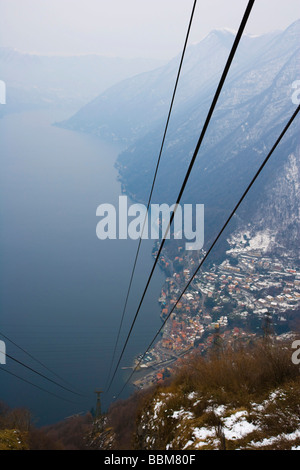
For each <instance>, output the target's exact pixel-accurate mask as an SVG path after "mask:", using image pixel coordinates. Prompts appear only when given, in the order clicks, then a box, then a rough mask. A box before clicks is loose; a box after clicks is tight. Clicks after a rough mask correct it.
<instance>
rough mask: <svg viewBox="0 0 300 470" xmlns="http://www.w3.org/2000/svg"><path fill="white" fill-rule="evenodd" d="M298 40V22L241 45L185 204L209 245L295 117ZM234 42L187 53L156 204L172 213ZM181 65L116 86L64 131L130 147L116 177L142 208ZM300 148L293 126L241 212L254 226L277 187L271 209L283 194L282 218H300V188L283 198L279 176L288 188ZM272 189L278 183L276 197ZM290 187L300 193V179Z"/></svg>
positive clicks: (215, 40)
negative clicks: (200, 221)
mask: <svg viewBox="0 0 300 470" xmlns="http://www.w3.org/2000/svg"><path fill="white" fill-rule="evenodd" d="M299 32H300V21H297V22H295V23H294V24H292V25H291V26H290V27H289V28H287V30H285V31H283V32H275V33H273V34H268V35H264V36H261V37H251V36H245V37H244V39H243V40H242V42H241V45H240V47H239V50H238V53H237V56H236V58H235V61H234V63H233V66H232V69H231V71H230V73H229V76H228V79H227V81H226V84H225V87H224V89H223V92H222V95H221V98H220V101H219V103H218V106H217V108H216V110H215V113H214V115H213V119H212V121H211V123H210V126H209V128H208V132H207V134H206V137H205V140H204V142H203V146H202V148H201V150H200V153H199V155H198V157H197V161H196V164H195V167H194V169H193V173H192V175H191V177H190V180H189V183H188V186H187V188H186V191H185V193H184V197H183V200H182V202H194V203H203V204H205V221H206V222H205V224H206V225H205V230H206V240H207V241H209V240H210V239H211V237H212V236H213V235H214V234H215V233H216V230H218V229H219V228H220V226H221V223H222V222H223V221H225V219H226V218H227V216H228V215H229V213H230V211H231V210H232V208H233V207H234V205H235V203H236V202H237V200H238V199H239V197H240V195H241V194H242V192H243V190H244V189H245V185H246V184H248V183H249V182H250V180H251V178H252V176H253V175H254V174H255V172H256V170H257V169H258V167H259V165H260V163H261V162H262V159H263V158H264V157H265V156H266V155H267V153H268V151H269V150H270V149H271V148H272V146H273V144H274V143H275V141H276V139H277V137H278V136H279V134H280V132H281V130H282V129H283V127H284V125H285V124H286V123H287V121H288V119H289V118H290V116H291V115H292V113H293V112H294V110H295V109H296V106H295V104H293V102H292V94H293V88H292V84H293V82H294V81H295V80H297V78H298V71H299V51H300V48H299ZM233 41H234V35H233V33H230V32H229V31H227V30H224V31H213V32H212V33H211V34H209V35H208V36H207V37H206V38H205V39H204V40H203V41H201V42H200V43H199V44H198V45H195V46H192V47H190V48H189V49H188V51H187V56H186V60H185V65H184V69H183V73H182V78H181V82H180V87H179V90H178V95H177V99H176V104H175V108H174V113H173V116H172V120H171V124H170V128H169V132H168V135H167V140H166V144H165V149H164V153H163V158H162V161H161V165H160V170H159V175H158V179H157V184H156V189H155V192H154V196H153V202H160V203H162V202H167V203H169V204H171V203H174V202H175V200H176V198H177V195H178V191H179V187H180V185H181V184H182V181H183V178H184V175H185V172H186V169H187V167H188V164H189V161H190V158H191V155H192V153H193V151H194V149H195V145H196V142H197V140H198V137H199V134H200V132H201V129H202V125H203V123H204V121H205V118H206V114H207V111H208V109H209V106H210V103H211V100H212V98H213V95H214V93H215V89H216V85H217V83H218V81H219V78H220V74H221V71H222V70H223V67H224V64H225V62H226V59H227V57H228V54H229V51H230V48H231V45H232V43H233ZM178 63H179V57H177V58H176V59H174V60H172V61H171V62H170V63H169V64H167V65H166V66H164V67H161V68H159V69H157V70H155V71H152V72H150V73H144V74H141V75H138V76H136V77H134V78H133V79H128V80H126V81H123V82H121V83H119V84H117V85H116V86H114V87H112V88H110V89H109V90H107V91H106V92H105V93H104V94H102V95H100V96H99V97H98V98H96V99H95V100H93V101H92V102H91V103H89V104H88V105H86V106H85V107H84V108H83V109H81V110H80V111H79V112H78V113H76V115H74V116H73V117H72V118H71V119H69V120H68V121H67V122H64V123H62V124H61V125H62V126H64V127H67V128H71V129H75V130H76V129H77V130H80V131H84V132H89V133H92V134H96V135H99V136H101V137H106V138H111V139H121V140H126V141H128V145H129V147H128V148H127V150H125V151H124V152H123V153H122V154H121V155H120V156H119V159H118V168H119V173H120V178H121V180H122V182H123V185H124V188H125V190H126V191H127V192H128V193H129V194H131V196H132V197H133V198H134V199H136V200H139V201H144V202H145V201H147V198H148V194H149V190H150V187H151V182H152V178H153V174H154V169H155V165H156V161H157V157H158V153H159V148H160V145H161V139H162V134H163V130H164V125H165V120H166V116H167V112H168V107H169V103H170V98H171V93H172V90H173V86H174V81H175V77H176V72H177V68H178ZM130 142H132V143H131V144H130ZM297 145H298V128H297V123H295V124H294V125H293V126H292V128H291V130H290V131H289V134H288V136H287V137H286V138H285V139H284V141H283V142H282V144H281V146H280V148H279V149H278V151H277V152H276V153H275V154H274V156H273V157H272V162H271V163H270V164H269V165H268V167H267V168H266V169H265V171H264V172H263V174H262V176H261V177H260V179H259V181H258V182H257V184H256V185H255V188H254V189H253V191H252V195H253V200H254V201H255V202H253V203H252V204H250V201H251V198H248V199H249V202H248V199H247V201H245V203H244V204H243V207H242V208H241V214H242V213H243V210H244V212H245V214H246V216H247V217H248V219H249V220H252V219H253V217H252V216H253V214H254V213H255V210H256V208H257V206H258V205H259V204H262V203H264V202H265V201H266V198H265V193H264V191H267V189H264V190H263V188H268V187H269V188H271V189H270V191H271V193H272V194H273V200H274V199H275V195H276V198H277V200H279V204H281V205H282V207H277V209H276V212H277V213H279V212H281V213H282V214H288V213H289V212H290V211H287V209H286V208H284V207H283V205H288V206H289V207H290V209H291V208H293V209H295V205H294V204H292V203H291V201H290V199H291V198H292V197H293V195H294V194H295V192H296V187H293V190H291V191H286V190H285V195H284V197H281V190H280V187H283V186H281V185H280V183H279V180H278V175H281V176H282V178H283V180H287V179H288V176H287V172H288V171H289V170H288V165H289V162H290V161H291V160H290V159H291V158H292V155H293V156H294V157H293V158H294V160H293V162H294V163H293V165H294V167H295V168H297V169H299V158H297V155H298V153H297ZM294 171H296V170H294ZM297 171H298V170H297ZM274 181H276V182H278V186H276V188H277V189H276V191H275V189H272V184H274ZM289 183H290V184H291V185H293V184H295V185H296V184H298V183H296V180H295V181H294V183H293V181H289ZM269 200H270V201H271V199H269ZM270 204H271V202H270ZM244 208H247V209H244ZM269 214H271V213H270V211H269ZM247 217H246V218H247ZM262 217H263V216H261V218H262ZM274 217H275V212H274ZM295 217H299V214H295ZM270 218H271V217H270ZM277 223H278V222H277ZM273 225H274V224H273ZM282 228H284V225H283V226H282ZM278 229H280V227H279V226H278ZM293 234H294V235H296V234H295V230H294V231H293Z"/></svg>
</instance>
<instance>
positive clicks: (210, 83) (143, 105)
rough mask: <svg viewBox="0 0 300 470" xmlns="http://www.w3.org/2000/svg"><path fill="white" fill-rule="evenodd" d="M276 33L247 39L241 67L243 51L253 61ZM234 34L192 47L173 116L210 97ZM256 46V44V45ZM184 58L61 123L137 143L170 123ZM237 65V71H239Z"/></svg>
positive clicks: (116, 90)
mask: <svg viewBox="0 0 300 470" xmlns="http://www.w3.org/2000/svg"><path fill="white" fill-rule="evenodd" d="M274 37H276V33H274V34H270V35H266V36H263V37H261V38H254V39H252V40H251V41H250V42H251V45H250V46H249V45H248V43H249V38H245V40H244V43H243V46H242V51H241V54H240V61H239V62H240V67H241V66H243V65H244V64H245V63H246V62H247V60H246V58H245V57H244V53H243V51H244V50H245V49H247V50H248V51H249V53H248V55H249V54H250V57H251V58H253V59H255V57H256V55H257V54H258V52H259V50H260V49H261V47H262V46H263V45H265V44H269V43H270V42H271V41H272V39H273V38H274ZM233 40H234V35H233V34H232V33H230V32H228V31H227V30H223V31H213V32H212V33H211V34H209V35H208V36H207V37H206V38H205V39H204V40H203V41H201V42H200V43H199V44H197V45H194V46H191V47H189V48H188V50H187V52H186V57H185V63H184V68H183V70H182V75H181V80H180V85H179V89H178V92H177V97H176V109H175V113H176V112H179V113H181V112H182V109H181V106H184V107H189V104H192V103H194V102H195V99H196V97H198V95H199V94H200V96H201V97H205V96H207V93H209V91H210V90H212V89H213V87H214V86H216V84H217V82H218V80H219V78H220V73H221V71H222V69H223V67H224V65H225V62H226V59H227V57H228V54H229V51H230V48H231V46H232V43H233ZM254 44H255V46H254ZM179 62H180V56H178V57H176V58H174V59H173V60H171V61H170V62H169V63H168V64H167V65H165V66H163V67H161V68H159V69H157V70H154V71H152V72H150V73H143V74H140V75H138V76H136V77H134V78H131V79H128V80H125V81H123V82H121V83H118V84H117V85H116V86H113V87H111V88H110V89H108V90H106V91H105V93H103V94H101V95H100V96H98V97H97V98H96V99H94V100H93V101H92V102H91V103H89V104H87V105H86V106H84V107H83V108H82V109H80V110H79V111H78V112H77V113H76V114H75V115H74V116H72V117H71V118H70V119H69V120H67V121H65V122H64V123H62V124H61V125H62V126H63V127H66V128H70V129H75V130H76V129H77V130H81V131H83V132H89V133H93V134H96V135H99V136H101V137H105V138H109V139H117V140H119V139H122V140H124V141H126V142H130V141H134V140H136V139H137V138H139V137H141V136H143V135H145V134H146V133H147V132H148V131H149V130H150V129H151V128H153V126H154V125H155V124H158V125H160V126H161V124H162V122H163V121H162V120H165V119H166V115H167V112H168V109H169V105H170V100H171V97H172V92H173V88H174V85H175V79H176V75H177V71H178V67H179ZM236 69H237V66H236V65H235V66H234V67H233V70H236Z"/></svg>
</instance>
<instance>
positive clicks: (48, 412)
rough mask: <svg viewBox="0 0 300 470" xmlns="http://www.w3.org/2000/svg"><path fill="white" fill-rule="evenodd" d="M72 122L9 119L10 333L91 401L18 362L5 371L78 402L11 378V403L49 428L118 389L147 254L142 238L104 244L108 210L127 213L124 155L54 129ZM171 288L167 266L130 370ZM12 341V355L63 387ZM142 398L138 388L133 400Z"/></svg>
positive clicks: (2, 214) (5, 276)
mask: <svg viewBox="0 0 300 470" xmlns="http://www.w3.org/2000/svg"><path fill="white" fill-rule="evenodd" d="M68 115H69V114H68V112H67V111H62V110H59V111H54V110H51V111H49V110H48V111H45V110H43V111H41V110H39V111H31V112H24V113H20V114H11V115H8V116H6V117H5V118H4V119H1V120H0V153H1V164H0V165H1V174H0V224H1V225H0V257H1V266H0V289H1V291H0V302H1V304H0V306H1V310H0V312H1V313H0V315H1V316H0V333H2V334H5V335H6V336H7V337H9V338H10V339H11V340H13V341H14V342H15V343H16V344H18V345H19V346H21V347H22V348H23V349H25V350H26V351H28V352H29V353H30V354H32V355H33V356H34V357H36V358H38V359H39V361H41V362H42V363H43V364H45V365H46V366H47V367H48V368H50V369H51V370H53V371H54V372H55V373H56V374H58V375H59V376H60V377H62V378H63V379H64V380H65V381H67V383H68V385H66V383H62V382H61V381H60V383H62V384H63V385H64V386H66V387H67V388H70V385H69V384H71V385H72V386H74V387H76V389H78V390H79V391H82V392H83V393H84V395H85V396H84V397H78V396H75V395H72V394H70V393H68V392H67V391H65V390H62V389H60V388H58V387H57V386H55V385H54V384H51V383H49V382H47V381H46V380H44V379H43V378H41V377H38V376H37V375H35V374H34V373H33V372H31V371H29V370H28V369H25V368H24V367H22V366H21V365H20V364H17V363H15V362H13V361H12V360H10V359H7V365H6V366H1V367H2V368H5V369H6V370H8V371H10V372H12V373H14V374H16V375H18V376H20V377H22V378H24V379H25V380H27V381H30V382H32V383H34V384H36V385H38V386H39V387H42V388H45V389H47V390H49V391H51V393H54V394H57V395H59V396H61V397H62V398H65V399H67V400H71V401H72V402H75V403H69V402H66V401H63V400H60V399H58V398H57V397H54V396H50V395H49V394H47V393H45V392H43V391H41V390H39V389H37V388H34V387H33V386H31V385H29V384H28V383H25V382H22V381H21V380H19V379H17V378H16V377H13V376H11V375H8V374H7V373H5V372H3V371H0V400H2V401H4V402H6V403H8V404H9V405H10V406H13V407H16V406H24V407H29V408H30V409H31V411H32V413H33V415H34V417H36V418H37V424H38V425H42V424H48V423H52V422H56V421H58V420H61V419H64V418H65V417H68V416H70V415H73V414H75V413H80V412H86V411H89V410H90V409H91V408H92V407H95V404H96V396H95V394H94V391H95V390H99V389H100V390H103V389H104V388H105V385H106V383H107V375H108V372H109V368H110V364H111V359H112V354H113V349H114V344H115V340H116V336H117V331H118V328H119V324H120V320H121V315H122V311H123V306H124V301H125V297H126V293H127V288H128V284H129V278H130V274H131V270H132V266H133V261H134V257H135V253H136V249H137V242H136V241H131V240H106V241H100V240H99V239H98V238H97V237H96V225H97V222H98V219H97V217H96V209H97V207H98V206H99V205H100V204H102V203H110V204H114V205H115V206H116V207H117V206H118V198H119V196H120V195H121V186H120V183H119V182H118V180H117V176H118V174H117V170H116V169H115V168H114V163H115V160H116V158H117V155H118V153H119V151H120V150H121V148H120V147H119V146H118V145H110V144H108V143H105V142H103V141H101V140H99V139H97V138H95V137H92V136H87V135H84V134H80V133H75V132H71V131H67V130H64V129H60V128H56V127H55V126H53V125H52V123H53V122H55V121H59V120H61V119H64V118H66V117H68ZM151 249H152V241H151V240H149V241H143V244H142V249H141V252H140V258H139V263H138V266H137V270H136V276H135V280H134V284H133V288H132V293H131V296H130V300H129V303H128V309H127V314H126V317H125V321H124V329H123V331H122V334H121V339H123V342H124V338H126V336H127V333H128V329H129V326H130V322H131V320H132V318H133V316H134V314H135V311H136V308H137V306H138V303H139V301H140V298H141V294H142V291H143V289H144V285H145V282H146V279H147V277H148V275H149V272H150V270H151V266H152V263H153V259H152V257H151ZM163 282H164V275H163V274H162V272H160V271H159V270H157V272H156V274H155V275H154V277H153V280H152V282H151V286H150V289H149V291H148V293H147V296H146V298H145V302H144V304H143V307H142V309H141V312H140V316H139V317H138V320H137V322H136V326H135V328H134V331H133V334H132V337H131V339H130V341H129V343H128V348H127V350H126V353H125V355H124V359H123V360H122V363H121V366H122V367H123V366H130V365H132V362H133V359H134V357H135V356H136V355H137V354H139V353H141V352H144V350H145V348H146V347H147V346H148V344H149V342H150V341H151V339H152V337H153V336H154V334H155V333H156V331H157V330H158V328H159V327H160V319H159V313H160V309H159V305H158V302H157V299H158V297H159V294H160V289H161V287H162V285H163ZM0 339H3V337H1V335H0ZM5 342H6V347H7V353H8V354H10V355H11V356H13V357H15V358H16V359H18V360H19V361H21V362H23V363H25V364H27V365H28V366H29V367H32V368H34V369H36V370H38V371H39V372H40V373H42V374H44V375H47V376H48V377H50V378H51V379H53V380H55V381H59V379H58V378H57V377H56V376H54V375H52V374H50V372H49V371H47V370H45V369H44V368H43V367H42V366H41V365H40V364H38V363H36V362H34V361H33V360H32V359H31V358H29V357H28V356H27V355H26V354H25V353H24V352H22V351H21V350H19V349H18V348H17V347H16V346H14V345H13V344H12V343H10V342H9V341H5ZM123 342H122V340H121V341H120V344H119V348H118V351H120V350H121V347H122V346H123ZM117 357H118V356H117ZM129 373H130V371H128V370H127V371H125V370H120V371H119V373H118V374H117V376H116V379H115V381H114V383H113V386H112V388H111V390H110V391H109V393H108V394H106V395H104V396H103V408H104V409H107V407H108V406H109V404H110V403H111V402H112V401H113V397H114V396H115V395H117V394H118V393H119V392H120V390H121V388H122V386H123V384H124V381H125V380H126V376H128V374H129ZM131 391H132V388H130V387H127V389H126V390H125V391H124V393H123V395H122V398H125V397H126V396H128V395H129V393H130V392H131Z"/></svg>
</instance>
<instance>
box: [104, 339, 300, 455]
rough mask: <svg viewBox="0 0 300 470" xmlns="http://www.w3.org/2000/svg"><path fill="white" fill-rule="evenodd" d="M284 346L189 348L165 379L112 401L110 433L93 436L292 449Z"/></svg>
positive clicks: (127, 441)
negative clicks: (203, 353)
mask: <svg viewBox="0 0 300 470" xmlns="http://www.w3.org/2000/svg"><path fill="white" fill-rule="evenodd" d="M290 348H291V344H289V343H287V344H286V345H285V347H284V346H283V345H279V344H277V345H275V344H273V345H271V343H268V342H262V343H256V344H255V345H253V346H244V347H241V348H239V347H237V348H236V350H232V349H230V350H227V351H223V352H220V351H217V352H215V354H212V355H211V357H208V358H203V357H200V356H199V355H198V354H197V353H195V354H194V357H191V356H190V357H189V359H188V360H187V361H186V362H185V363H184V364H183V365H181V366H180V368H179V369H178V372H177V374H176V375H175V377H174V378H173V379H172V380H169V381H168V382H165V383H162V384H161V385H158V386H157V387H155V388H154V389H152V390H148V392H144V393H141V394H139V395H137V396H136V398H135V399H134V397H132V398H131V399H130V400H128V401H127V402H121V403H117V404H116V405H114V406H113V407H112V408H111V410H110V411H109V413H108V416H107V426H111V428H110V429H111V431H110V438H109V439H108V440H107V441H106V440H105V439H103V440H102V441H101V436H102V437H105V435H104V434H101V433H100V435H99V439H100V440H99V442H100V441H101V445H102V446H104V448H105V446H106V442H107V447H106V448H109V449H117V448H125V447H122V446H126V448H132V449H135V450H148V451H151V450H183V449H184V450H291V449H299V448H300V408H299V400H298V396H299V391H300V376H299V370H298V367H296V366H294V365H293V364H292V361H291V349H290ZM126 405H127V406H126ZM129 413H130V415H131V417H133V416H135V423H134V422H133V419H132V418H131V421H127V420H126V417H127V415H128V416H129ZM122 418H125V419H124V421H123V427H121V426H120V424H119V423H120V421H121V419H122ZM126 431H127V434H126ZM106 432H107V431H106ZM112 436H114V437H113V438H112Z"/></svg>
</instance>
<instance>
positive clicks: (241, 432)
mask: <svg viewBox="0 0 300 470" xmlns="http://www.w3.org/2000/svg"><path fill="white" fill-rule="evenodd" d="M247 416H248V412H247V411H238V412H237V413H235V414H233V415H231V416H228V417H227V418H224V419H223V425H224V429H223V430H224V435H225V438H226V439H229V440H232V439H242V438H243V437H245V436H247V435H248V434H250V433H251V432H253V431H255V430H256V429H257V426H255V425H254V424H252V423H249V422H248V421H247V419H246V417H247Z"/></svg>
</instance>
